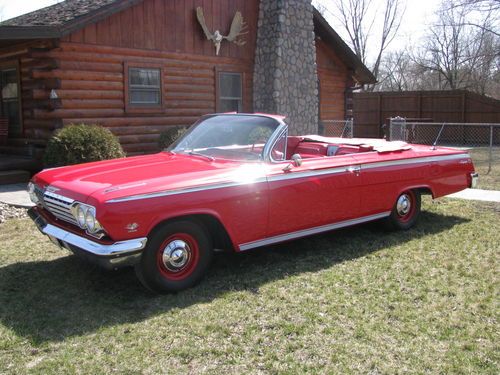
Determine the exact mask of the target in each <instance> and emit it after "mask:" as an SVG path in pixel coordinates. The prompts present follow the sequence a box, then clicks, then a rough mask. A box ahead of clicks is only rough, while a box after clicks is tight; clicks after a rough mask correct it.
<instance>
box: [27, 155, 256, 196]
mask: <svg viewBox="0 0 500 375" xmlns="http://www.w3.org/2000/svg"><path fill="white" fill-rule="evenodd" d="M249 167H250V169H252V170H254V171H255V170H257V171H258V170H260V169H263V167H262V166H261V165H260V164H255V163H241V162H235V161H227V160H213V161H212V160H210V159H208V158H206V157H203V156H196V155H185V154H173V153H168V152H162V153H159V154H155V155H146V156H137V157H130V158H122V159H115V160H108V161H101V162H94V163H86V164H79V165H73V166H67V167H61V168H54V169H47V170H44V171H42V172H40V173H39V174H37V175H36V176H35V178H34V182H35V183H37V184H38V185H41V186H43V187H46V186H50V190H52V191H54V192H55V193H57V194H60V195H64V196H67V197H69V198H72V199H75V200H79V201H81V202H86V201H87V198H88V197H90V196H92V197H93V200H97V201H100V202H103V201H108V200H111V199H117V198H121V197H125V196H131V195H137V194H145V193H154V192H158V191H165V190H176V189H183V188H189V187H193V186H203V185H207V184H213V183H218V182H225V181H229V180H234V179H235V178H238V176H239V175H248V173H247V169H249ZM257 174H261V173H257ZM262 175H263V172H262Z"/></svg>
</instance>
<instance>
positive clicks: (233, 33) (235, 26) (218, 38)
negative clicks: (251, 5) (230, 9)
mask: <svg viewBox="0 0 500 375" xmlns="http://www.w3.org/2000/svg"><path fill="white" fill-rule="evenodd" d="M196 17H197V18H198V22H199V23H200V25H201V28H202V29H203V32H204V33H205V36H206V37H207V39H208V40H211V41H212V42H214V45H215V54H216V55H217V56H218V55H219V51H220V45H221V43H222V41H223V40H224V39H226V40H227V41H228V42H233V43H234V44H236V45H238V46H243V45H245V44H246V41H244V40H242V39H241V36H242V35H245V34H247V32H246V30H247V24H246V22H245V21H244V20H243V16H242V15H241V12H236V14H235V15H234V18H233V22H232V23H231V29H230V30H229V35H228V36H225V35H222V34H221V33H220V31H219V30H215V32H214V33H213V34H212V33H211V32H210V30H209V29H208V27H207V23H206V22H205V16H204V15H203V8H202V7H198V8H196Z"/></svg>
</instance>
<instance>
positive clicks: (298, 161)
mask: <svg viewBox="0 0 500 375" xmlns="http://www.w3.org/2000/svg"><path fill="white" fill-rule="evenodd" d="M301 165H302V157H301V156H300V155H299V154H293V155H292V162H291V163H290V164H288V165H287V166H286V167H285V168H283V172H290V171H291V170H292V168H293V167H300V166H301Z"/></svg>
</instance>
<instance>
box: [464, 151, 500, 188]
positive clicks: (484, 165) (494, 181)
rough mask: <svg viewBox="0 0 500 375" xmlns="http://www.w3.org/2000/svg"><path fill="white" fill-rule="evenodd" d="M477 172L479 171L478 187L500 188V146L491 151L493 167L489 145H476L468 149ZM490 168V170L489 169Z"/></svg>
mask: <svg viewBox="0 0 500 375" xmlns="http://www.w3.org/2000/svg"><path fill="white" fill-rule="evenodd" d="M468 152H469V154H470V156H471V157H472V160H473V162H474V166H475V167H476V172H478V173H479V184H478V186H477V188H478V189H486V190H500V147H494V148H493V149H492V152H491V159H492V162H491V169H490V168H489V162H488V161H489V159H490V150H489V148H488V147H475V148H472V149H470V150H468ZM489 169H490V170H489Z"/></svg>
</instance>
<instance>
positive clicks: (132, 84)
mask: <svg viewBox="0 0 500 375" xmlns="http://www.w3.org/2000/svg"><path fill="white" fill-rule="evenodd" d="M160 72H161V70H160V69H150V68H147V69H146V68H129V71H128V77H129V79H128V97H129V104H130V105H132V106H155V105H161V73H160Z"/></svg>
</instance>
